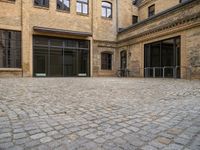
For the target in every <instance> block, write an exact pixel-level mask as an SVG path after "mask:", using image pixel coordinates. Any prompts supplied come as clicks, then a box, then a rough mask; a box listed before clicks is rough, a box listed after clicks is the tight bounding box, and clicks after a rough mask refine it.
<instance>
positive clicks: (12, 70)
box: [0, 68, 22, 72]
mask: <svg viewBox="0 0 200 150" xmlns="http://www.w3.org/2000/svg"><path fill="white" fill-rule="evenodd" d="M0 72H22V69H21V68H0Z"/></svg>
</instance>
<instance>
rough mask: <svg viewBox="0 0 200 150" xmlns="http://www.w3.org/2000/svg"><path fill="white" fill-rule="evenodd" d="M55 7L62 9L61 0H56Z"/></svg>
mask: <svg viewBox="0 0 200 150" xmlns="http://www.w3.org/2000/svg"><path fill="white" fill-rule="evenodd" d="M57 9H62V0H57Z"/></svg>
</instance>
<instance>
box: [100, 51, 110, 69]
mask: <svg viewBox="0 0 200 150" xmlns="http://www.w3.org/2000/svg"><path fill="white" fill-rule="evenodd" d="M101 69H102V70H112V54H111V53H109V52H102V53H101Z"/></svg>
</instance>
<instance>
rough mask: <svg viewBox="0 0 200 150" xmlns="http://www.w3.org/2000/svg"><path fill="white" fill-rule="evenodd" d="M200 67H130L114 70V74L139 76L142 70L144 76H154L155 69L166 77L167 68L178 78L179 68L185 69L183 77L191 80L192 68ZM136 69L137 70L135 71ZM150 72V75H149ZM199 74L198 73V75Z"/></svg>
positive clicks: (161, 75)
mask: <svg viewBox="0 0 200 150" xmlns="http://www.w3.org/2000/svg"><path fill="white" fill-rule="evenodd" d="M198 67H199V68H200V66H190V67H186V66H164V67H146V68H139V67H137V68H134V70H130V69H119V70H117V72H116V75H117V76H118V77H136V76H140V73H141V71H142V70H144V77H153V78H156V77H157V76H156V71H157V70H159V74H160V75H159V76H160V77H162V78H166V77H167V75H166V73H167V71H166V70H167V69H168V70H171V72H172V77H173V78H175V79H177V78H179V75H180V74H181V70H185V71H184V75H185V78H187V79H189V80H191V79H192V75H193V71H192V69H193V68H198ZM136 70H137V71H136ZM178 71H180V74H179V75H178ZM151 72H152V75H151ZM199 76H200V75H199Z"/></svg>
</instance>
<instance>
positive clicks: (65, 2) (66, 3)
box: [57, 0, 70, 11]
mask: <svg viewBox="0 0 200 150" xmlns="http://www.w3.org/2000/svg"><path fill="white" fill-rule="evenodd" d="M57 9H58V10H64V11H70V0H57Z"/></svg>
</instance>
